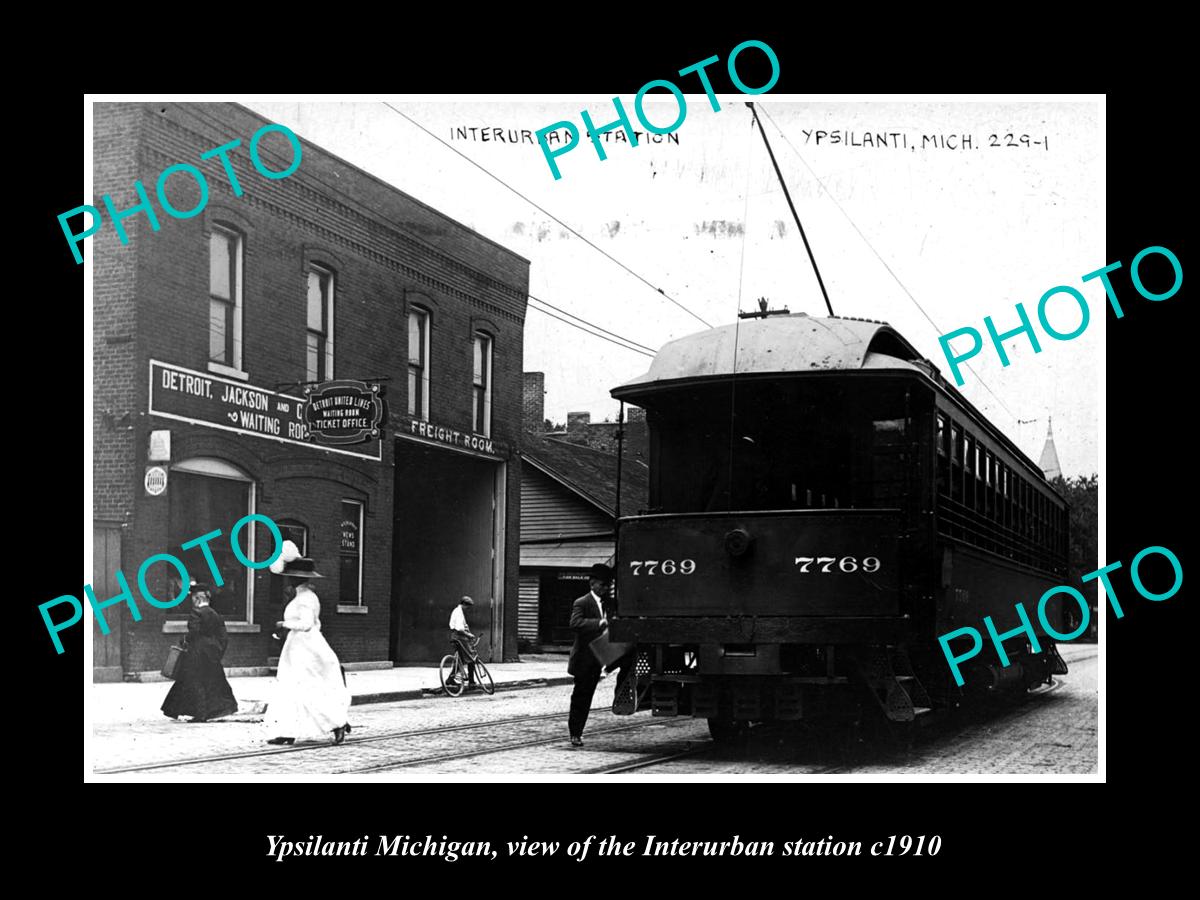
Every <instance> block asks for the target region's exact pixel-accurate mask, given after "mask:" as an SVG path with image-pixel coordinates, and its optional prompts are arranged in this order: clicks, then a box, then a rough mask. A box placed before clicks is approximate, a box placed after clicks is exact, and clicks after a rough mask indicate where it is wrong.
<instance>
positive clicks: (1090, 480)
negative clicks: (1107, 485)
mask: <svg viewBox="0 0 1200 900" xmlns="http://www.w3.org/2000/svg"><path fill="white" fill-rule="evenodd" d="M1099 481H1100V480H1099V478H1098V477H1097V476H1096V475H1080V476H1077V477H1075V478H1071V479H1066V480H1064V479H1063V478H1061V477H1060V478H1056V479H1055V480H1054V485H1055V487H1057V488H1058V489H1059V491H1060V492H1061V493H1062V494H1063V496H1064V497H1066V499H1067V502H1068V503H1069V504H1071V549H1070V555H1069V558H1068V561H1067V584H1069V585H1070V586H1071V587H1073V588H1075V589H1076V590H1079V591H1080V592H1081V593H1082V594H1083V595H1084V596H1085V597H1087V598H1088V599H1089V602H1090V603H1091V606H1092V621H1091V626H1090V628H1089V629H1088V631H1087V633H1086V634H1084V635H1083V637H1082V640H1088V639H1091V640H1095V634H1096V600H1095V583H1094V582H1089V583H1088V584H1087V585H1084V584H1083V576H1084V575H1087V574H1088V573H1089V572H1094V571H1096V569H1097V568H1098V567H1100V566H1102V565H1104V560H1101V559H1099V558H1098V553H1099V527H1100V521H1099V500H1100V488H1099Z"/></svg>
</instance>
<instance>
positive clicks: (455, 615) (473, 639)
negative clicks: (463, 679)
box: [449, 597, 479, 684]
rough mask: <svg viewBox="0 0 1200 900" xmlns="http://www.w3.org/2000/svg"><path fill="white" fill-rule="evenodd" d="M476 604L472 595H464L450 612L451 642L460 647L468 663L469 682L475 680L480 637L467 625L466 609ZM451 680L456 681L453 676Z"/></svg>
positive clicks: (452, 682)
mask: <svg viewBox="0 0 1200 900" xmlns="http://www.w3.org/2000/svg"><path fill="white" fill-rule="evenodd" d="M474 605H475V601H474V600H472V599H471V598H470V597H463V598H462V600H460V601H459V603H458V606H456V607H454V611H453V612H451V613H450V643H452V644H454V646H455V647H457V648H458V652H459V654H461V656H462V659H463V662H465V663H466V664H467V678H468V684H473V683H474V682H475V645H476V644H478V643H479V638H478V637H477V636H476V635H474V634H472V633H471V629H470V627H469V626H468V625H467V614H466V609H467V607H468V606H474ZM449 680H450V683H451V684H454V683H456V682H455V680H454V677H453V676H451V677H450V679H449Z"/></svg>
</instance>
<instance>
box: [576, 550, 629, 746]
mask: <svg viewBox="0 0 1200 900" xmlns="http://www.w3.org/2000/svg"><path fill="white" fill-rule="evenodd" d="M611 583H612V569H610V568H609V567H608V566H605V565H602V564H600V563H597V564H596V565H594V566H592V572H591V578H590V579H589V584H590V585H591V590H590V591H589V592H588V593H586V594H584V595H583V596H582V597H580V598H579V599H578V600H576V601H575V603H574V604H573V605H572V606H571V630H572V631H573V632H575V643H574V644H572V645H571V657H570V659H569V660H568V662H567V673H568V674H570V675H574V676H575V688H574V690H572V691H571V715H570V717H569V718H568V720H567V727H568V729H569V730H570V732H571V744H572V746H575V747H582V746H583V726H584V725H586V724H587V718H588V711H589V710H590V709H591V707H592V697H593V696H594V695H595V693H596V685H597V684H598V683H599V681H600V673H601V666H600V661H599V660H598V659H596V656H595V654H594V653H592V648H591V647H590V646H588V645H589V644H591V642H592V641H594V640H595V639H596V638H598V637H599V636H600V635H601V634H603V633H604V632H605V631H607V630H608V616H607V614H606V613H605V610H604V604H605V602H606V601H607V600H608V587H609V584H611ZM631 659H632V658H631V657H629V656H626V657H625V658H623V659H621V660H619V661H618V663H617V665H618V666H619V674H618V676H617V684H618V685H620V684H621V682H622V681H623V680H624V678H625V667H626V665H628V663H629V662H630V661H631Z"/></svg>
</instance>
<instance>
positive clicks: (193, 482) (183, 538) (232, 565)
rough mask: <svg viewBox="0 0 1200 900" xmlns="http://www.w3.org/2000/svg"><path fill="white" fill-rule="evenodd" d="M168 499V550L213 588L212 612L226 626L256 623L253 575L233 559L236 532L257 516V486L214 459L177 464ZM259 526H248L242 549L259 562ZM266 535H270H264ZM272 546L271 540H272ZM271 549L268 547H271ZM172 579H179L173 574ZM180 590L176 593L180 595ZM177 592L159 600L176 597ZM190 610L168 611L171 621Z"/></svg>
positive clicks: (243, 533) (240, 542)
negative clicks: (248, 517) (196, 542)
mask: <svg viewBox="0 0 1200 900" xmlns="http://www.w3.org/2000/svg"><path fill="white" fill-rule="evenodd" d="M167 496H168V498H169V501H170V502H169V507H170V512H169V521H168V532H169V533H168V546H169V547H171V548H172V549H171V550H170V551H169V552H171V553H173V554H175V553H177V554H178V556H179V559H181V560H182V561H183V564H184V566H186V567H187V571H188V574H189V575H190V576H191V578H192V579H194V580H196V581H206V582H209V583H211V584H212V585H213V588H214V591H213V594H212V606H213V609H215V610H216V611H217V612H219V613H220V614H221V616H222V618H224V619H225V620H226V622H227V623H228V622H245V623H249V622H253V621H254V580H253V579H252V578H250V577H248V574H249V573H248V570H247V569H246V566H245V565H243V564H242V563H241V562H240V561H239V560H238V558H237V557H236V556H235V555H234V553H233V548H232V546H231V544H230V536H231V532H232V531H233V526H234V525H235V524H237V522H238V520H239V519H241V518H242V517H243V516H246V515H249V514H250V513H252V512H254V504H255V484H254V481H253V479H251V478H250V476H249V475H247V474H246V473H245V472H243V471H242V470H241V469H239V468H238V467H237V466H234V465H231V464H230V463H227V462H225V461H224V460H221V459H214V458H212V457H194V458H192V459H186V460H183V461H181V462H178V463H175V464H174V465H173V466H171V472H170V476H169V479H168V483H167ZM259 529H260V526H258V525H257V524H253V525H246V526H244V527H243V528H242V530H241V531H240V532H239V533H238V546H239V548H240V549H241V551H242V552H243V553H245V554H246V556H247V557H249V558H250V559H258V558H259V556H260V555H262V554H256V553H255V544H256V538H257V536H258V535H257V533H258V531H259ZM218 530H219V531H220V535H219V536H217V537H214V538H212V539H210V540H208V541H206V542H204V545H196V546H193V547H191V548H189V549H187V550H183V549H182V546H183V544H186V543H189V542H191V541H194V540H195V539H196V538H198V537H202V536H204V535H206V534H210V533H211V532H214V531H218ZM263 531H264V532H265V529H263ZM267 541H268V542H269V541H270V538H269V537H268V538H267ZM204 546H207V548H208V552H209V553H211V554H212V560H213V561H212V568H215V569H216V571H217V572H218V573H219V574H220V579H219V580H220V581H221V582H222V583H221V584H220V585H218V584H217V581H218V578H217V577H216V576H215V575H214V574H213V571H212V568H210V565H209V562H208V560H207V558H206V554H205V552H204ZM268 546H269V543H268ZM170 577H172V578H177V577H178V576H177V573H175V572H174V571H173V570H172V571H171V575H170ZM177 590H178V587H176V591H177ZM175 595H176V592H175V591H173V592H172V593H170V594H167V593H166V592H165V590H164V591H163V592H162V593H159V594H158V596H160V597H174V596H175ZM189 612H190V608H189V607H188V605H187V604H186V603H181V604H179V605H178V606H175V607H173V608H172V609H171V610H169V611H168V615H169V616H170V617H172V618H186V616H187V614H188V613H189Z"/></svg>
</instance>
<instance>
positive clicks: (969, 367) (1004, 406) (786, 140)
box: [758, 103, 1017, 419]
mask: <svg viewBox="0 0 1200 900" xmlns="http://www.w3.org/2000/svg"><path fill="white" fill-rule="evenodd" d="M758 107H759V109H761V110H762V112H763V115H764V116H766V117H767V119H768V120H769V121H770V123H771V124H772V125H774V126H775V130H776V131H777V132H779V136H780V137H782V138H783V141H784V143H785V144H787V145H788V146H789V147H791V149H792V152H793V153H795V154H796V157H797V158H798V159H799V160H800V162H801V163H803V165H804V168H806V169H808V172H809V174H810V175H812V177H813V180H814V181H816V182H817V184H818V185H819V186H820V188H821V190H823V191H824V192H825V194H826V195H827V196H828V197H829V199H830V200H831V201H832V202H833V205H834V206H835V207H837V210H838V212H840V213H841V214H842V215H843V216H844V217H845V218H846V221H847V222H849V223H850V227H851V228H853V229H854V230H855V232H856V233H857V234H858V236H859V237H860V238H862V241H863V243H864V244H866V245H867V249H869V250H870V251H871V252H872V253H874V254H875V258H876V259H878V260H879V262H880V263H882V264H883V267H884V268H885V269H886V270H887V273H888V274H889V275H891V276H892V278H893V279H894V280H895V282H896V284H898V285H900V289H901V290H902V291H904V293H905V295H906V296H907V297H908V299H909V300H911V301H912V302H913V305H914V306H916V307H917V309H919V310H920V311H921V315H923V316H924V317H925V319H926V321H928V322H929V324H930V325H932V326H933V328H934V330H936V331H937V333H938V336H939V337H940V336H942V335H943V334H945V332H944V331H943V330H942V328H941V326H939V325H938V324H937V322H935V321H933V317H932V316H930V315H929V313H928V312H926V311H925V307H923V306H922V305H921V304H920V302H919V301H918V300H917V298H916V297H914V296H913V294H912V291H910V290H909V289H908V288H907V287H906V286H905V284H904V282H903V281H901V280H900V276H898V275H897V274H896V273H895V272H893V271H892V267H891V266H889V265H888V263H887V260H885V259H884V258H883V256H882V255H880V253H879V251H878V250H876V249H875V247H874V246H873V245H872V244H871V242H870V241H869V240H868V239H867V236H866V235H865V234H863V232H862V229H860V228H859V227H858V225H857V224H856V223H855V222H854V220H853V219H852V218H850V214H849V213H848V212H846V210H845V209H843V208H842V205H841V204H840V203H838V201H837V198H836V197H835V196H834V195H833V192H832V191H830V190H829V188H827V187H826V186H825V183H824V182H823V181H821V178H820V176H819V175H817V173H816V172H815V171H813V168H812V166H810V165H809V164H808V161H807V160H806V159H805V158H804V157H803V156H802V155H801V153H800V151H799V150H797V149H796V146H795V145H794V144H793V143H792V142H791V139H790V138H788V136H787V134H786V133H785V132H784V130H783V129H782V128H780V127H779V123H778V122H776V121H775V118H774V117H773V116H772V115H771V113H770V111H769V110H768V109H767V108H766V107H765V106H763V105H762V103H759V104H758ZM964 366H965V367H966V368H967V370H968V371H970V372H971V374H972V375H974V376H975V378H976V379H977V380H978V381H979V384H980V386H982V387H983V389H984V390H985V391H987V392H988V393H989V394H991V395H992V398H993V399H994V400H995V401H996V402H997V403H998V404H1000V407H1001V408H1002V409H1003V410H1004V411H1005V412H1006V413H1008V414H1009V415H1010V416H1012V418H1013V419H1016V418H1017V415H1016V413H1014V412H1013V411H1012V410H1011V409H1009V408H1008V405H1007V404H1006V403H1005V402H1004V401H1003V400H1001V399H1000V398H999V396H997V395H996V392H995V391H993V390H992V389H991V388H990V387H989V386H988V383H987V382H986V381H984V380H983V378H982V377H981V376H980V374H979V373H978V372H977V371H975V368H974V367H973V366H972V365H971V364H970V363H964Z"/></svg>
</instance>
